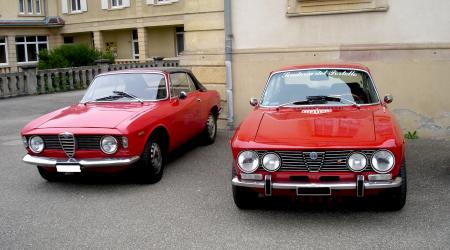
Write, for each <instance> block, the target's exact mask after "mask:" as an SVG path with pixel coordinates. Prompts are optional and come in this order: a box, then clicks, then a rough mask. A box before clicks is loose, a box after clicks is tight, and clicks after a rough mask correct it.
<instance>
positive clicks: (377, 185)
mask: <svg viewBox="0 0 450 250" xmlns="http://www.w3.org/2000/svg"><path fill="white" fill-rule="evenodd" d="M268 177H269V178H268ZM361 177H363V176H362V175H361ZM359 180H360V181H361V179H359ZM231 183H232V185H234V186H240V187H249V188H261V189H264V190H265V193H266V195H271V193H272V192H271V190H277V189H292V190H297V189H299V188H329V189H330V190H357V191H359V192H358V196H363V195H364V191H363V190H364V189H384V188H395V187H399V186H400V185H401V184H402V178H401V177H397V178H395V179H393V180H388V181H368V180H364V178H362V181H361V182H360V183H361V184H363V185H359V184H358V181H355V182H327V183H295V182H272V180H271V178H270V176H266V179H265V180H262V181H254V180H240V179H239V178H238V177H237V176H235V177H233V179H232V180H231ZM360 190H361V191H360Z"/></svg>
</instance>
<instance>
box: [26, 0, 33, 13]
mask: <svg viewBox="0 0 450 250" xmlns="http://www.w3.org/2000/svg"><path fill="white" fill-rule="evenodd" d="M33 2H34V0H27V14H28V15H33V14H34V11H33V6H34V4H33ZM30 10H31V11H30Z"/></svg>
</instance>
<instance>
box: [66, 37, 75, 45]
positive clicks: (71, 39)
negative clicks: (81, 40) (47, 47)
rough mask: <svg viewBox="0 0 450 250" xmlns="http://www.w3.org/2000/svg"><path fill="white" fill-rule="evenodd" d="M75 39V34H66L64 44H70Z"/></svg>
mask: <svg viewBox="0 0 450 250" xmlns="http://www.w3.org/2000/svg"><path fill="white" fill-rule="evenodd" d="M73 41H74V39H73V36H65V37H64V44H70V43H73Z"/></svg>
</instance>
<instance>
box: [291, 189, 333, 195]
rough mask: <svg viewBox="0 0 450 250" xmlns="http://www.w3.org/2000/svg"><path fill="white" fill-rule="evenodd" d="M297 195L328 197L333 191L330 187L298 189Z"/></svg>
mask: <svg viewBox="0 0 450 250" xmlns="http://www.w3.org/2000/svg"><path fill="white" fill-rule="evenodd" d="M297 195H299V196H328V195H331V189H330V188H329V187H311V188H297Z"/></svg>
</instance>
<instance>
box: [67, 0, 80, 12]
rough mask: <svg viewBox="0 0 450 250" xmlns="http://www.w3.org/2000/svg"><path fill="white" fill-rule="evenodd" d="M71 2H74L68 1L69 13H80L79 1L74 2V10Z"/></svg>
mask: <svg viewBox="0 0 450 250" xmlns="http://www.w3.org/2000/svg"><path fill="white" fill-rule="evenodd" d="M73 1H74V0H69V3H70V13H81V12H82V10H81V0H75V7H76V8H75V9H73Z"/></svg>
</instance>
